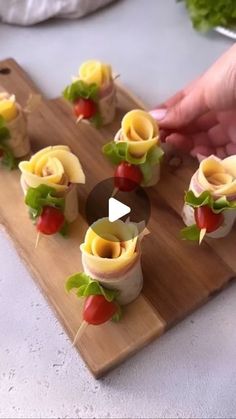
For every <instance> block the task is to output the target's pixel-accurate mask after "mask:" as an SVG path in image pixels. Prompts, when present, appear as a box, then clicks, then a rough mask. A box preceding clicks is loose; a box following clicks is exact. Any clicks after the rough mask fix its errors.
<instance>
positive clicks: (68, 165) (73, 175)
mask: <svg viewBox="0 0 236 419" xmlns="http://www.w3.org/2000/svg"><path fill="white" fill-rule="evenodd" d="M19 168H20V170H21V172H22V174H21V180H20V182H21V187H22V189H23V192H24V194H25V195H26V193H27V190H28V188H29V187H32V188H37V187H38V186H40V185H41V184H44V185H48V186H50V187H52V188H53V189H54V190H55V196H56V197H59V198H64V199H65V209H64V215H65V219H66V221H67V222H68V223H72V222H73V221H75V220H76V219H77V217H78V214H79V204H78V184H79V183H85V175H84V172H83V169H82V167H81V164H80V162H79V159H78V157H77V156H75V155H74V154H73V153H72V152H71V151H70V149H69V147H68V146H63V145H58V146H49V147H46V148H45V149H42V150H40V151H39V152H38V153H36V154H34V155H33V156H32V157H31V159H30V160H29V161H23V162H21V163H20V164H19Z"/></svg>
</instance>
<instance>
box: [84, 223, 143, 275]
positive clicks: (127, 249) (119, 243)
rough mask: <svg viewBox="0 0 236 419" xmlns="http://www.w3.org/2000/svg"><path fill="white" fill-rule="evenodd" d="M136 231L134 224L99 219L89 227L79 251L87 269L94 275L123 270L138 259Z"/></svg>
mask: <svg viewBox="0 0 236 419" xmlns="http://www.w3.org/2000/svg"><path fill="white" fill-rule="evenodd" d="M137 240H138V231H137V228H136V226H135V224H134V223H124V222H123V221H121V220H117V221H115V222H113V223H111V222H109V220H108V218H101V219H100V220H98V221H96V222H95V223H94V224H93V225H92V226H91V227H89V229H88V231H87V233H86V235H85V241H84V243H83V244H81V246H80V249H81V252H82V253H83V255H84V257H85V259H86V263H87V265H88V267H89V268H90V269H91V270H92V271H95V272H96V273H101V274H102V273H103V274H108V273H112V272H114V271H117V270H123V269H124V268H125V267H126V266H127V265H129V264H132V263H133V262H134V261H135V259H136V258H137V257H138V253H137Z"/></svg>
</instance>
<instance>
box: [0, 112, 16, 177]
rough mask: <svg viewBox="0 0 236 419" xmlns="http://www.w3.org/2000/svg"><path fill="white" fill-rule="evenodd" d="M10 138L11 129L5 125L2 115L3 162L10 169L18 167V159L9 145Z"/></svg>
mask: <svg viewBox="0 0 236 419" xmlns="http://www.w3.org/2000/svg"><path fill="white" fill-rule="evenodd" d="M9 138H10V131H9V129H8V128H7V127H6V125H5V120H4V118H3V117H2V116H1V115H0V150H1V151H2V153H3V156H2V159H1V163H2V164H3V165H4V166H6V167H7V168H8V169H9V170H13V169H16V168H17V160H16V158H15V157H14V155H13V153H12V151H11V149H10V147H9V146H8V145H7V140H9Z"/></svg>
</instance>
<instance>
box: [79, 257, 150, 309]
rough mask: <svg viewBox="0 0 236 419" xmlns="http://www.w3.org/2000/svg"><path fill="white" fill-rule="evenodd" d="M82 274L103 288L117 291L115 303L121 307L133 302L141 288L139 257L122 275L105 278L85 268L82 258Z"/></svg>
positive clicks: (116, 274)
mask: <svg viewBox="0 0 236 419" xmlns="http://www.w3.org/2000/svg"><path fill="white" fill-rule="evenodd" d="M82 265H83V268H84V272H85V273H86V274H87V275H89V276H90V277H91V278H94V279H97V280H98V281H99V282H100V284H101V285H103V286H104V287H105V288H108V289H112V290H117V291H119V295H118V297H117V301H118V303H119V304H121V305H125V304H129V303H131V302H132V301H134V300H135V299H136V298H137V297H138V296H139V294H140V292H141V290H142V288H143V273H142V268H141V262H140V257H139V258H138V259H137V260H136V261H135V263H134V264H133V265H132V266H130V267H129V268H128V269H127V271H125V272H123V273H119V271H118V272H113V273H112V274H110V275H108V276H107V277H105V276H102V274H101V272H100V273H99V272H94V271H92V270H91V269H89V267H88V266H87V263H86V256H85V255H83V256H82Z"/></svg>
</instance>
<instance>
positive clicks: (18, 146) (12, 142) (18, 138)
mask: <svg viewBox="0 0 236 419" xmlns="http://www.w3.org/2000/svg"><path fill="white" fill-rule="evenodd" d="M16 106H17V109H18V114H17V116H16V118H15V119H13V120H12V121H9V122H6V126H7V128H8V129H9V131H10V138H9V140H8V143H7V144H8V145H9V147H10V149H11V151H12V153H13V155H14V157H16V158H21V157H25V156H27V155H28V154H29V153H30V141H29V137H28V132H27V116H26V114H25V112H24V111H23V109H22V108H21V106H20V105H19V104H16Z"/></svg>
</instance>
